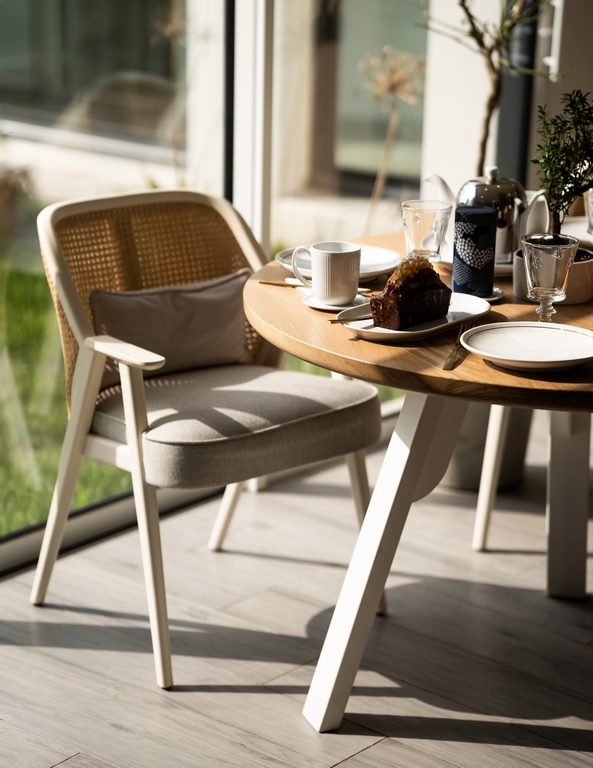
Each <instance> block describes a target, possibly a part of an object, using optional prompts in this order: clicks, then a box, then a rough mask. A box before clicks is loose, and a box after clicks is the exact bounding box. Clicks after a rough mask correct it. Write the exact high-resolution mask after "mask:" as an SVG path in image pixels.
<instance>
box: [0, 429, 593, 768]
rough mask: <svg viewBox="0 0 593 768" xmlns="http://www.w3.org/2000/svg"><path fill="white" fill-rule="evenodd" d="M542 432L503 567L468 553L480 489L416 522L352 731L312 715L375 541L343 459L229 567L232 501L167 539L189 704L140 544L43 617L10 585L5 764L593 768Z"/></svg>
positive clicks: (576, 627)
mask: <svg viewBox="0 0 593 768" xmlns="http://www.w3.org/2000/svg"><path fill="white" fill-rule="evenodd" d="M539 422H540V424H539V426H538V427H537V429H539V438H538V439H536V440H535V443H534V444H532V443H530V452H529V455H530V461H531V464H530V466H529V467H528V468H527V470H526V473H525V482H524V484H523V486H522V487H521V488H519V489H515V490H513V491H511V492H508V493H504V494H500V495H499V496H498V498H497V506H496V512H495V514H494V517H493V522H492V531H491V538H490V547H491V550H490V551H488V552H486V553H476V552H473V551H472V550H471V547H470V542H471V531H472V527H473V518H474V512H475V499H476V495H475V493H473V492H464V491H455V490H452V489H450V488H445V487H439V488H437V489H436V490H435V492H434V493H433V494H431V495H430V496H429V497H428V498H427V499H425V500H423V501H422V502H419V503H417V504H415V505H414V507H413V509H412V512H411V514H410V517H409V521H408V525H407V526H406V529H405V531H404V535H403V537H402V542H401V545H400V549H399V550H398V553H397V556H396V559H395V561H394V564H393V568H392V571H391V574H390V576H389V579H388V583H387V598H388V604H389V607H390V614H389V615H388V616H387V617H385V618H378V619H377V620H376V621H375V623H374V626H373V630H372V633H371V637H370V639H369V644H368V647H367V651H366V653H365V656H364V664H363V668H362V669H361V671H360V672H359V675H358V676H357V679H356V686H355V689H354V692H353V696H352V697H351V699H350V701H349V704H348V709H347V716H346V719H345V720H344V723H343V725H342V727H341V728H340V730H339V731H337V732H336V733H329V734H318V733H316V732H315V731H314V730H313V729H312V728H311V727H310V726H309V725H308V723H307V722H306V721H305V720H304V718H303V717H302V715H301V710H302V703H303V700H304V697H305V696H306V692H307V689H308V685H309V683H310V680H311V675H312V672H313V668H314V664H315V661H316V658H317V656H318V654H319V650H320V648H321V645H322V643H323V639H324V637H325V632H326V630H327V626H328V624H329V621H330V619H331V614H332V611H333V606H334V604H335V601H336V599H337V596H338V594H339V590H340V587H341V584H342V581H343V578H344V574H345V571H346V568H347V564H348V561H349V558H350V554H351V552H352V548H353V546H354V542H355V540H356V533H357V526H356V523H355V517H354V508H353V504H352V501H351V499H350V497H349V489H348V475H347V471H346V469H345V468H344V466H343V465H342V464H341V463H339V464H338V463H336V464H332V465H328V466H326V467H324V468H322V469H321V470H318V471H315V472H309V473H307V474H305V475H304V477H302V478H285V479H283V480H282V481H281V482H279V483H277V484H274V485H272V486H270V488H269V489H268V490H266V491H265V492H262V493H258V494H251V493H245V494H244V497H243V498H242V500H241V505H240V507H239V509H238V511H237V515H236V519H235V520H234V521H233V524H232V526H231V529H230V532H229V536H228V539H227V542H226V543H225V551H224V552H222V553H212V552H209V551H208V550H207V547H206V542H207V539H208V535H209V532H210V528H211V525H212V523H213V520H214V516H215V514H216V510H217V506H218V501H216V500H212V501H209V502H207V503H205V504H202V505H199V506H197V507H196V508H194V509H193V510H190V511H187V512H184V513H182V514H179V515H175V516H171V517H169V518H167V519H165V520H164V521H163V524H162V533H163V536H162V538H163V550H164V559H165V571H166V578H167V592H168V595H169V612H170V620H171V629H172V644H173V651H174V659H173V665H174V672H175V681H176V685H175V687H174V689H173V690H172V691H170V692H163V691H160V690H159V689H158V688H157V687H156V684H155V681H154V664H153V659H152V651H151V644H150V636H149V632H148V624H147V617H146V598H145V593H144V586H143V576H142V567H141V561H140V553H139V545H138V536H137V533H136V532H134V531H130V532H128V533H126V534H124V535H121V536H118V537H114V538H112V539H110V540H106V541H104V542H101V543H100V544H98V545H95V546H93V547H90V548H87V549H84V550H81V551H79V552H75V553H72V554H71V555H69V556H67V557H65V558H62V559H61V560H60V562H59V563H58V564H57V566H56V568H55V572H54V575H53V577H52V581H51V584H50V589H49V592H48V604H47V607H45V608H43V609H40V608H34V607H33V606H31V605H30V604H29V602H28V592H29V590H30V585H31V581H32V572H24V573H21V574H18V575H16V576H13V577H11V578H9V579H6V580H5V581H3V582H0V665H1V667H0V668H1V674H0V718H2V719H0V767H1V768H4V765H5V764H6V765H7V768H8V767H10V768H12V767H13V764H14V765H15V766H17V765H20V764H21V763H19V762H16V760H17V758H19V756H20V758H21V759H22V764H23V765H24V766H25V768H29V766H31V768H38V766H39V767H40V768H46V766H48V768H49V766H53V765H55V764H57V763H60V764H63V765H66V766H72V768H106V767H107V766H110V767H112V766H115V767H116V768H135V767H136V766H142V768H164V767H165V766H166V768H169V766H172V765H175V766H176V767H177V766H179V768H185V766H191V768H195V767H196V766H197V768H200V767H201V766H208V768H211V767H212V766H216V768H218V767H219V766H222V767H223V768H224V767H225V766H242V767H244V768H250V766H254V767H255V766H258V768H260V767H261V766H262V765H266V766H269V767H270V768H276V766H277V767H278V768H281V767H282V768H286V766H294V767H295V768H305V767H306V768H310V767H311V766H313V768H330V767H333V766H336V765H338V764H343V765H345V766H348V767H349V768H370V767H371V766H373V768H377V767H378V768H382V766H385V767H387V766H390V767H391V766H395V765H397V766H398V768H408V767H409V768H412V767H413V768H445V766H457V768H475V766H478V765H479V766H480V768H482V767H483V766H484V768H490V766H492V768H494V767H495V766H496V768H498V767H499V766H505V768H523V767H524V766H541V767H542V768H552V766H554V768H557V766H562V768H573V766H574V768H577V767H578V766H591V765H593V688H591V686H590V681H591V680H592V679H593V677H592V675H593V673H592V669H593V665H592V662H593V600H592V599H591V597H589V598H588V599H587V600H585V601H558V600H549V599H548V598H547V597H545V594H544V587H545V564H546V555H545V522H544V515H543V503H544V501H545V470H544V462H545V443H544V442H542V440H541V435H542V429H541V419H539ZM542 457H543V458H542ZM381 460H382V453H381V452H377V453H375V454H371V455H370V457H369V475H370V477H371V480H372V481H373V480H374V479H375V478H376V476H377V473H378V469H379V466H380V463H381ZM591 526H592V529H591V534H590V535H591V537H592V539H593V522H592V523H591ZM589 549H590V551H592V550H593V540H592V541H591V542H590V547H589ZM588 567H589V571H590V574H592V575H593V557H590V558H589V565H588ZM2 728H3V729H4V730H2ZM29 735H31V739H30V740H28V737H29ZM24 737H25V738H24ZM3 750H4V751H3ZM56 750H57V752H56ZM15 756H16V757H15ZM38 756H39V758H40V761H39V762H35V760H36V759H37V757H38ZM27 759H28V760H29V762H26V760H27ZM10 761H12V762H10Z"/></svg>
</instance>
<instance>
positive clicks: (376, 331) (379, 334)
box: [337, 293, 490, 344]
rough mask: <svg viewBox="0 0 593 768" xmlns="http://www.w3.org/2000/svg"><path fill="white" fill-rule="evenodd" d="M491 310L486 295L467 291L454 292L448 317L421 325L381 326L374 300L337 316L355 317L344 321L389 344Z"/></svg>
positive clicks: (367, 336)
mask: <svg viewBox="0 0 593 768" xmlns="http://www.w3.org/2000/svg"><path fill="white" fill-rule="evenodd" d="M489 310H490V304H489V303H488V302H487V301H486V299H478V298H477V296H469V295H468V294H465V293H454V294H452V295H451V303H450V305H449V312H448V314H447V316H446V317H442V318H439V319H438V320H431V321H430V322H428V323H422V324H421V325H414V326H412V327H411V328H405V329H404V330H402V331H392V330H391V329H389V328H379V327H376V326H375V325H373V319H372V317H371V305H370V303H365V304H363V305H361V306H360V307H354V308H353V309H345V310H344V311H343V312H340V313H339V314H338V315H337V319H340V320H347V319H349V318H351V320H350V322H346V323H343V325H344V327H345V328H348V330H349V331H352V333H353V334H354V335H355V336H357V337H358V338H360V339H366V340H367V341H379V342H384V343H387V344H404V343H405V342H407V341H416V339H425V338H426V337H428V336H434V335H436V334H437V333H444V332H445V331H450V330H451V329H452V328H456V327H457V326H459V325H462V324H463V323H467V322H469V321H472V320H477V318H478V317H481V316H482V315H485V314H486V312H488V311H489Z"/></svg>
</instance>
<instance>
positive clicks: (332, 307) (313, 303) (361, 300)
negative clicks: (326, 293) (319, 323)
mask: <svg viewBox="0 0 593 768" xmlns="http://www.w3.org/2000/svg"><path fill="white" fill-rule="evenodd" d="M368 303H369V299H368V296H361V295H360V293H357V294H356V296H355V297H354V301H353V302H352V303H351V304H348V305H347V306H348V308H353V309H356V308H357V307H359V306H361V305H363V304H368ZM303 304H306V305H307V306H308V307H311V309H321V310H323V311H325V312H339V311H340V310H344V305H343V304H342V305H339V304H324V303H323V302H322V301H319V299H316V298H315V296H311V294H310V293H309V294H307V296H304V297H303Z"/></svg>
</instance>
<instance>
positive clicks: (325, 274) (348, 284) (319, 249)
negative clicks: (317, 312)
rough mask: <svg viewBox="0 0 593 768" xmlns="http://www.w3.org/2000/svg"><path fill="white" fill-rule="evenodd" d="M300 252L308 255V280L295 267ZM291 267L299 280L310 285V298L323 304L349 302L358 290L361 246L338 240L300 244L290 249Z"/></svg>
mask: <svg viewBox="0 0 593 768" xmlns="http://www.w3.org/2000/svg"><path fill="white" fill-rule="evenodd" d="M300 251H306V252H307V253H308V254H309V255H310V256H311V280H308V279H307V278H306V277H305V276H304V275H303V274H301V272H300V271H299V268H298V266H297V260H298V254H299V252H300ZM292 269H293V272H294V273H295V275H296V276H297V277H298V279H299V280H300V281H301V283H304V284H305V285H309V286H311V288H312V291H311V293H312V295H313V298H315V299H316V300H317V301H319V302H321V303H322V304H328V305H337V306H342V305H345V304H351V303H352V302H353V301H354V298H355V297H356V294H357V292H358V280H359V277H360V245H356V243H344V242H339V241H328V242H324V243H314V244H313V245H299V246H298V248H295V249H294V251H293V252H292Z"/></svg>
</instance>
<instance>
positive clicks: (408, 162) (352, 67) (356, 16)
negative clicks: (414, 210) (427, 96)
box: [334, 0, 427, 182]
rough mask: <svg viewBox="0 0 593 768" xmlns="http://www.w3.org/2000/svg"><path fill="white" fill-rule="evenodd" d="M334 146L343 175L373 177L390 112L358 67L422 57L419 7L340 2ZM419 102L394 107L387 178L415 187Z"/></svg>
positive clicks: (377, 1) (353, 0)
mask: <svg viewBox="0 0 593 768" xmlns="http://www.w3.org/2000/svg"><path fill="white" fill-rule="evenodd" d="M338 22H339V23H338V42H339V45H338V49H337V73H338V77H337V94H336V141H335V149H334V162H335V165H336V168H337V169H338V170H339V171H341V172H344V173H359V174H363V175H365V176H371V177H374V175H375V174H376V173H377V169H378V168H379V164H380V162H381V154H382V152H383V145H384V141H385V137H386V133H387V126H388V120H389V112H388V110H386V109H385V108H382V107H383V105H382V104H381V102H380V101H377V100H376V99H374V98H373V97H372V94H371V92H370V91H369V90H368V89H367V88H365V82H364V80H363V77H362V75H361V73H360V72H359V64H360V63H361V62H362V61H363V59H364V57H365V56H372V57H374V58H376V59H380V58H381V53H382V51H383V49H384V48H385V46H389V47H390V48H392V49H393V51H394V52H398V53H409V54H412V55H413V56H415V57H418V58H422V57H424V56H426V35H427V32H426V28H425V26H424V24H423V17H422V13H421V9H420V4H419V3H410V2H405V0H404V2H401V1H400V2H395V1H394V0H392V1H391V2H385V0H365V2H364V3H361V2H359V0H341V2H340V4H339V17H338ZM422 118H423V109H422V100H421V99H420V100H418V103H417V104H416V105H410V104H407V103H405V102H404V101H401V102H400V103H399V118H398V121H399V124H398V128H397V132H396V136H395V140H394V142H393V147H392V151H391V157H390V163H389V175H390V176H391V177H392V178H394V179H398V180H402V179H406V180H412V181H414V182H417V181H418V179H419V177H420V154H421V153H420V149H421V141H422Z"/></svg>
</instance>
